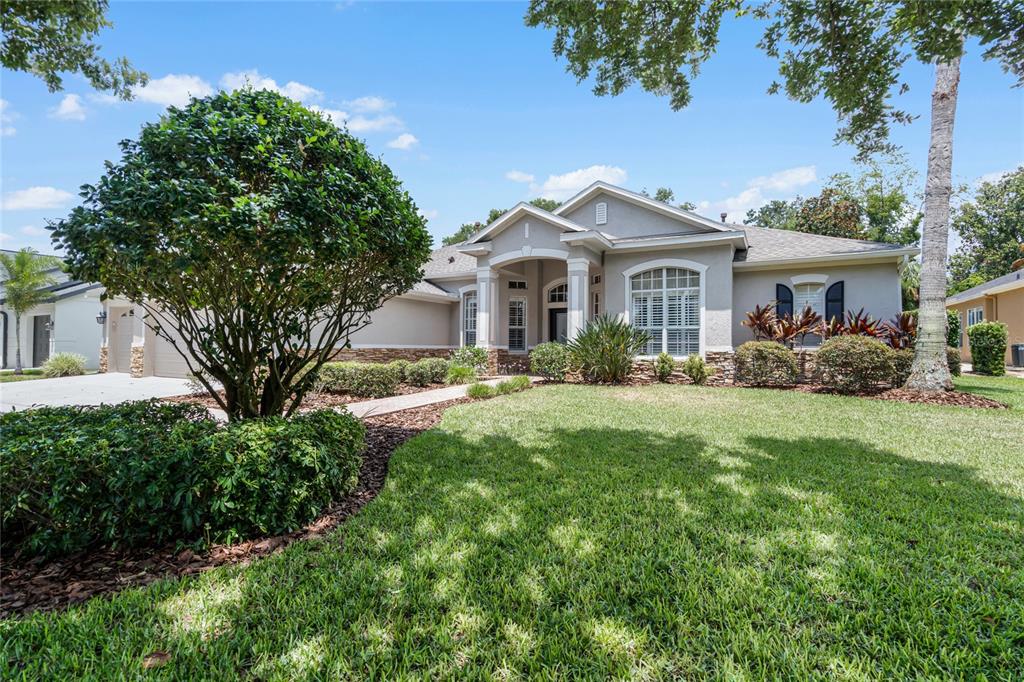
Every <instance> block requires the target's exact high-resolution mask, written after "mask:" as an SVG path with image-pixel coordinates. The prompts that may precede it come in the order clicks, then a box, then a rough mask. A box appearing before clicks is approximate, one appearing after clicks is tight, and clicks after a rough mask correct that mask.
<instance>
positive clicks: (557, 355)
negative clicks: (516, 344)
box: [530, 341, 569, 381]
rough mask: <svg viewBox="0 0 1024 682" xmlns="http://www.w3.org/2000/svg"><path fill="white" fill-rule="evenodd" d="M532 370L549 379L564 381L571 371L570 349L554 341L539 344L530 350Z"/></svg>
mask: <svg viewBox="0 0 1024 682" xmlns="http://www.w3.org/2000/svg"><path fill="white" fill-rule="evenodd" d="M530 371H531V372H533V373H534V374H539V375H540V376H542V377H544V378H545V379H547V380H548V381H564V380H565V373H566V372H568V371H569V349H568V348H566V347H565V344H562V343H555V342H553V341H549V342H547V343H540V344H537V345H536V346H535V347H534V349H533V350H532V351H530Z"/></svg>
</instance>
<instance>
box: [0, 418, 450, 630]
mask: <svg viewBox="0 0 1024 682" xmlns="http://www.w3.org/2000/svg"><path fill="white" fill-rule="evenodd" d="M465 401H466V399H459V400H451V401H448V402H444V403H438V404H435V405H428V406H425V407H419V408H414V409H411V410H405V411H402V412H394V413H391V414H387V415H382V416H378V417H368V418H366V419H364V420H363V423H364V424H365V426H366V450H365V452H364V453H363V462H362V465H361V467H360V470H359V483H358V485H357V487H356V488H355V490H353V491H352V493H350V494H349V495H348V496H347V497H346V498H345V499H344V500H342V501H341V502H339V503H337V504H336V505H333V506H332V507H331V508H330V509H328V510H326V511H325V512H324V513H323V514H321V515H320V516H319V517H318V518H317V519H316V520H315V521H313V522H312V523H310V524H309V525H308V526H306V527H305V528H303V529H302V530H299V531H295V532H293V533H286V534H282V535H275V536H271V537H257V538H252V539H249V540H247V541H245V542H240V543H236V544H230V545H224V544H215V545H212V546H210V547H209V548H207V549H205V550H200V551H198V552H196V551H193V549H191V548H188V547H186V548H182V547H181V546H180V545H174V544H167V545H163V546H160V547H143V548H137V549H134V550H130V551H114V550H102V551H93V552H85V553H79V554H75V555H71V556H66V557H62V558H59V559H55V560H51V561H47V560H46V559H45V558H42V557H37V558H34V559H28V560H14V561H11V560H9V559H8V558H6V557H4V558H0V618H9V617H11V616H15V615H19V614H25V613H30V612H32V611H52V610H54V609H62V608H66V607H67V606H69V605H71V604H75V603H78V602H82V601H86V600H88V599H90V598H91V597H94V596H96V595H100V594H106V593H110V592H117V591H119V590H123V589H127V588H130V587H139V586H142V585H148V584H150V583H153V582H155V581H157V580H161V579H164V578H170V577H175V576H186V575H191V574H195V573H202V572H205V571H208V570H210V569H212V568H214V567H217V566H223V565H228V564H246V563H248V562H250V561H252V560H253V559H256V558H258V557H261V556H266V555H269V554H272V553H274V552H277V551H280V550H281V549H282V548H284V547H286V546H288V545H289V544H291V543H293V542H296V541H298V540H304V539H312V538H317V537H322V536H323V535H324V534H326V533H328V532H330V531H331V530H332V529H334V528H335V527H337V526H338V525H339V524H341V523H342V522H343V521H344V520H345V519H347V518H348V517H350V516H351V515H353V514H355V513H357V512H358V511H359V510H360V509H361V508H362V507H363V506H364V505H365V504H366V503H367V502H369V501H370V500H372V499H373V498H374V497H376V495H377V493H379V492H380V490H381V487H382V486H383V485H384V479H385V477H386V475H387V467H388V460H389V459H390V457H391V454H392V453H393V452H394V450H395V448H396V447H398V446H399V445H401V444H402V443H404V442H405V441H407V440H408V439H410V438H412V437H413V436H415V435H416V434H418V433H420V432H422V431H424V430H426V429H429V428H430V427H432V426H434V425H435V424H436V423H437V422H438V421H439V420H440V419H441V414H442V413H443V412H444V411H445V410H446V409H447V408H448V407H451V406H452V405H455V404H458V403H461V402H465Z"/></svg>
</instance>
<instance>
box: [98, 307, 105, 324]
mask: <svg viewBox="0 0 1024 682" xmlns="http://www.w3.org/2000/svg"><path fill="white" fill-rule="evenodd" d="M106 321H107V311H106V310H101V311H100V314H99V315H97V316H96V324H103V323H104V322H106Z"/></svg>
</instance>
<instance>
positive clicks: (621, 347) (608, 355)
mask: <svg viewBox="0 0 1024 682" xmlns="http://www.w3.org/2000/svg"><path fill="white" fill-rule="evenodd" d="M649 339H650V335H649V334H648V333H647V332H646V331H643V330H638V329H635V328H634V327H633V326H632V325H630V324H629V323H628V322H625V321H623V320H620V319H619V318H618V317H613V316H611V315H600V316H598V317H596V318H594V319H593V320H591V321H590V322H588V323H587V326H586V327H584V328H583V330H582V331H581V332H579V333H578V334H577V335H576V338H574V339H573V340H572V341H570V342H569V344H568V348H569V356H570V357H571V362H572V364H573V365H574V366H576V367H579V369H580V372H581V374H582V376H583V378H584V379H586V380H588V381H596V382H600V383H605V384H618V383H622V382H623V381H624V380H625V379H626V377H628V376H629V373H630V372H631V371H632V369H633V360H634V359H635V358H636V356H637V355H639V354H640V352H641V351H642V350H643V349H644V348H645V347H646V346H647V342H648V340H649Z"/></svg>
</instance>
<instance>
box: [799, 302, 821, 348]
mask: <svg viewBox="0 0 1024 682" xmlns="http://www.w3.org/2000/svg"><path fill="white" fill-rule="evenodd" d="M820 324H821V315H819V314H818V313H816V312H815V311H814V308H812V307H811V306H805V307H804V309H803V310H801V311H800V313H799V314H797V316H796V317H795V318H794V320H793V326H794V327H795V328H796V329H795V338H799V339H800V345H801V346H803V345H805V343H806V341H807V335H808V334H814V333H815V332H816V330H817V329H818V326H819V325H820Z"/></svg>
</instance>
